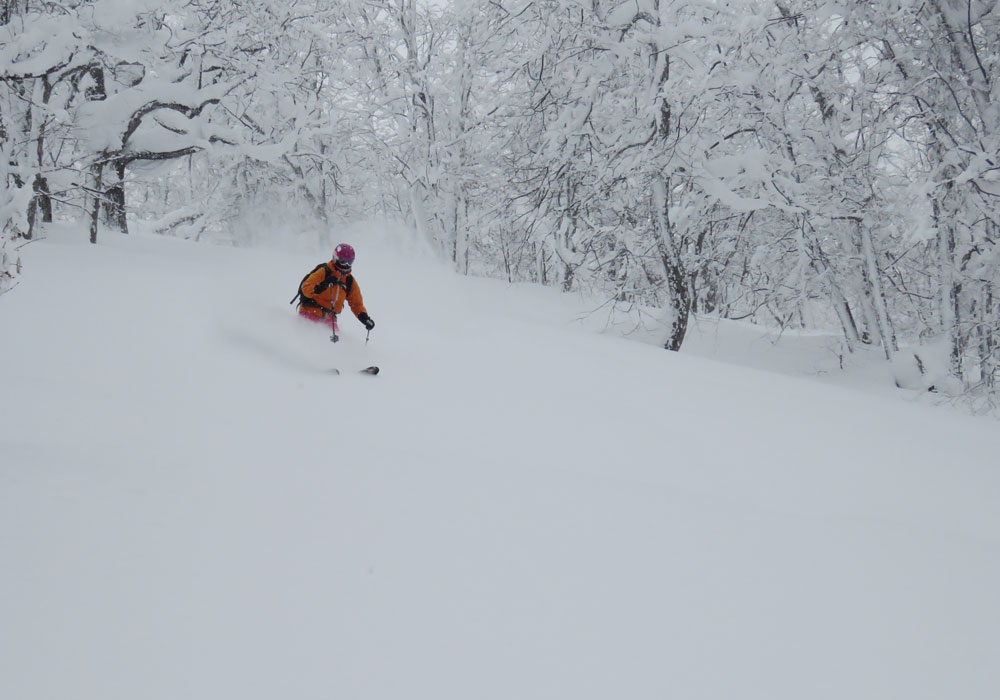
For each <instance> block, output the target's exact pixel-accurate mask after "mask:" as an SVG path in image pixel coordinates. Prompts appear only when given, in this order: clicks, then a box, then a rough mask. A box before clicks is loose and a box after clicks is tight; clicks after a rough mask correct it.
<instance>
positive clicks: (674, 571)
mask: <svg viewBox="0 0 1000 700" xmlns="http://www.w3.org/2000/svg"><path fill="white" fill-rule="evenodd" d="M84 238H85V236H84V235H83V234H82V233H79V232H77V233H74V234H73V235H72V236H69V235H67V234H65V233H59V232H56V233H54V234H53V236H52V237H51V238H50V239H48V240H46V241H42V242H38V243H34V244H32V245H30V246H29V247H28V248H27V249H25V258H26V262H27V265H28V267H27V271H26V274H25V276H24V278H23V280H22V283H21V284H20V286H19V287H17V288H16V289H15V290H14V291H13V292H11V293H9V294H7V295H5V296H3V297H0V333H2V335H0V405H2V406H3V416H2V420H0V562H2V566H0V697H2V698H11V699H12V700H13V699H16V700H42V699H43V698H44V699H49V698H52V699H58V700H71V699H74V700H75V699H79V700H117V699H119V698H120V699H122V700H125V699H128V700H134V699H135V698H142V699H143V700H158V699H161V698H162V699H164V700H167V699H169V700H176V699H177V698H186V699H199V700H200V699H202V698H204V699H206V700H208V699H212V700H221V699H231V700H250V699H253V698H261V699H265V698H266V699H268V700H271V699H273V698H278V697H280V698H296V699H307V698H323V699H324V700H326V699H330V698H338V699H343V700H389V699H391V698H407V699H408V700H413V699H414V698H417V699H422V700H432V699H433V700H469V699H471V698H475V699H476V700H491V699H494V698H495V699H497V700H501V699H502V700H515V699H516V700H529V699H532V698H539V699H543V698H544V699H550V698H551V699H555V698H559V699H567V700H568V699H572V700H610V699H612V698H615V699H619V698H628V699H629V700H641V699H645V698H649V699H653V698H656V699H658V700H659V699H662V698H685V699H688V698H691V699H693V698H699V699H701V698H704V699H711V700H715V699H718V700H731V699H732V698H741V699H750V698H760V699H761V700H765V699H766V700H778V699H786V698H787V699H788V700H802V699H803V698H809V699H810V700H817V699H825V698H830V699H834V698H836V699H850V700H863V699H867V698H870V699H872V700H885V699H886V698H905V699H906V700H916V699H919V698H927V699H928V700H930V699H934V700H939V699H940V698H960V699H961V700H978V699H982V700H992V699H993V698H995V697H996V692H997V688H1000V605H998V603H997V594H996V591H998V590H1000V509H998V508H997V503H998V502H1000V456H998V455H1000V430H998V429H997V426H996V423H995V422H992V421H989V420H985V419H974V418H967V417H962V416H959V415H957V414H955V413H953V412H951V411H949V410H947V409H943V408H937V409H935V408H929V407H924V406H917V405H913V404H911V403H909V402H908V401H906V400H905V398H906V396H907V395H906V394H902V393H899V392H888V391H886V392H883V393H885V394H886V395H885V396H882V395H877V393H876V392H869V393H866V392H859V391H855V390H849V389H846V388H843V387H840V386H836V385H834V384H833V383H834V382H836V381H838V380H837V378H836V375H827V376H826V381H825V382H817V381H814V380H811V379H807V378H801V377H795V376H788V375H789V374H794V373H795V372H798V371H800V370H802V369H807V368H809V367H814V366H815V365H816V363H820V364H823V363H826V362H829V358H828V357H820V356H819V355H813V354H810V352H811V351H809V350H808V349H801V348H800V350H798V351H797V353H798V354H796V351H791V354H788V353H789V351H788V350H777V351H775V352H784V353H786V354H785V356H783V357H782V358H781V360H780V362H781V365H782V366H784V367H786V368H790V367H794V368H796V369H795V370H790V369H788V370H787V372H786V374H779V373H775V372H769V371H762V370H761V369H754V368H750V367H747V366H740V365H741V364H743V365H758V366H759V365H760V364H761V362H760V358H765V357H767V354H766V353H763V352H762V350H761V348H760V347H750V346H749V344H744V345H737V344H735V343H736V342H737V341H735V340H734V338H737V336H735V335H733V334H732V329H730V328H728V327H722V326H711V327H703V328H701V329H699V330H698V331H696V333H695V335H694V336H693V337H692V339H691V341H690V346H689V347H690V348H692V350H690V351H689V350H687V349H686V351H685V352H682V353H680V354H670V353H666V352H664V351H662V350H659V349H658V348H656V347H655V345H653V344H650V343H643V342H636V341H635V340H634V339H632V340H629V339H622V338H619V337H614V336H612V335H608V334H601V333H599V332H597V331H598V328H597V326H599V325H600V324H596V325H595V322H594V319H593V318H586V317H585V316H584V314H585V312H586V310H587V309H588V307H587V306H586V304H585V303H584V302H581V301H580V300H578V299H576V298H575V297H572V296H567V295H560V294H557V293H555V292H553V291H551V290H545V289H538V288H533V287H527V286H510V285H504V284H502V283H499V282H494V281H487V280H479V279H465V278H460V277H457V276H454V275H452V274H450V273H448V272H447V271H445V270H444V269H443V268H441V267H440V266H438V265H437V264H435V263H433V262H432V261H431V260H430V259H429V258H427V257H425V256H420V255H416V254H412V253H411V254H409V255H402V254H400V252H399V246H398V245H396V244H387V243H386V241H385V240H384V239H383V238H380V237H376V236H370V237H366V236H365V235H363V234H356V235H355V237H354V238H353V239H352V242H353V243H355V245H356V247H357V248H358V262H357V264H356V267H355V272H356V275H357V278H358V280H359V283H360V284H361V287H362V290H363V292H364V294H365V301H366V303H367V306H368V308H369V311H370V313H371V314H372V316H373V317H374V318H375V320H376V322H377V324H378V325H377V327H376V329H375V330H374V331H373V333H372V335H371V341H370V342H369V343H368V344H367V345H366V344H365V342H364V329H363V328H362V327H361V325H360V324H358V323H357V322H356V321H354V320H353V319H351V318H345V319H344V321H343V331H344V336H345V337H344V340H343V341H342V342H341V343H338V344H337V345H333V344H331V343H329V342H328V340H327V335H328V334H327V332H326V331H325V330H324V329H322V328H316V327H312V326H309V325H307V324H303V323H302V322H300V321H299V320H298V319H297V318H295V317H294V314H293V312H292V310H291V307H290V306H288V305H287V304H286V302H287V300H288V299H289V298H290V297H291V296H292V294H293V292H294V288H295V284H296V283H297V282H298V280H299V279H300V278H301V276H302V275H303V274H304V273H305V272H306V271H308V270H309V269H310V268H311V267H312V265H314V264H315V263H317V262H319V260H320V259H321V258H322V256H318V255H305V254H292V253H279V252H274V251H264V250H237V249H229V248H221V247H213V246H208V245H196V244H192V243H188V242H182V241H177V240H171V239H163V238H158V237H146V236H132V237H127V238H125V237H115V236H112V235H105V236H103V238H102V242H101V244H100V245H98V246H90V245H88V244H86V243H85V242H84ZM581 318H583V320H582V321H581ZM747 342H749V341H747ZM780 347H782V348H784V347H785V346H780ZM792 347H796V346H792ZM720 348H722V349H724V353H725V356H726V359H728V360H731V361H730V362H720V361H717V360H713V359H711V358H709V357H705V356H701V355H705V354H710V353H711V352H716V353H721V352H723V350H719V349H720ZM741 348H742V350H741ZM373 363H374V364H379V365H381V366H382V367H383V373H382V375H380V376H379V377H377V378H372V377H362V376H358V375H355V374H353V373H347V374H344V375H342V376H340V377H334V376H330V375H329V374H326V373H324V370H325V369H327V368H329V367H333V366H337V367H340V368H342V369H344V370H345V371H346V370H349V369H352V368H358V367H361V366H364V365H368V364H373ZM890 393H891V395H890Z"/></svg>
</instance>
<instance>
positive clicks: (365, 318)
mask: <svg viewBox="0 0 1000 700" xmlns="http://www.w3.org/2000/svg"><path fill="white" fill-rule="evenodd" d="M358 320H359V321H361V322H362V323H363V324H365V328H367V329H368V330H371V329H372V328H374V327H375V322H374V321H373V320H372V317H371V316H369V315H368V314H367V312H363V313H361V314H358Z"/></svg>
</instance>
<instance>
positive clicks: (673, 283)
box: [651, 175, 691, 352]
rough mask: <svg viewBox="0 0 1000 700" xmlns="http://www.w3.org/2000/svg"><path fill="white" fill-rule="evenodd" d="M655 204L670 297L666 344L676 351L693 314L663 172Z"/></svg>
mask: <svg viewBox="0 0 1000 700" xmlns="http://www.w3.org/2000/svg"><path fill="white" fill-rule="evenodd" d="M651 205H652V209H653V211H652V214H653V217H652V218H653V227H654V229H655V230H656V233H657V241H658V247H659V253H660V259H661V260H662V261H663V271H664V275H665V276H666V280H667V295H668V299H667V308H666V309H665V310H664V323H665V325H666V326H667V338H666V340H665V341H664V343H663V347H664V348H665V349H667V350H673V351H674V352H676V351H678V350H680V349H681V344H682V343H683V342H684V336H685V335H686V334H687V327H688V319H689V317H690V314H691V294H690V290H689V288H688V284H687V274H686V273H685V272H684V265H683V263H682V261H681V256H680V251H679V250H678V248H677V244H676V241H675V240H674V236H673V229H672V226H671V224H670V214H669V206H670V205H669V200H668V199H667V182H666V178H664V177H663V176H662V175H657V176H655V178H654V180H653V196H652V202H651Z"/></svg>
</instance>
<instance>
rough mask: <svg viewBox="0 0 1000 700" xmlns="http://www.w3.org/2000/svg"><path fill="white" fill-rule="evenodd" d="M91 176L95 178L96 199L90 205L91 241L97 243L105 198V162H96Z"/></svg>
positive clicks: (94, 191)
mask: <svg viewBox="0 0 1000 700" xmlns="http://www.w3.org/2000/svg"><path fill="white" fill-rule="evenodd" d="M91 177H92V178H93V197H94V201H93V203H92V204H91V206H90V242H91V243H97V227H98V224H99V223H100V218H101V201H102V200H103V196H102V193H103V188H104V163H102V162H100V161H98V162H96V163H94V165H93V171H92V175H91Z"/></svg>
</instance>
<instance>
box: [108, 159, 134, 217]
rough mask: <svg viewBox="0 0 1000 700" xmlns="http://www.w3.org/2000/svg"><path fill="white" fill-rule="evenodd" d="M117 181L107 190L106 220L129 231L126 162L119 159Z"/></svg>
mask: <svg viewBox="0 0 1000 700" xmlns="http://www.w3.org/2000/svg"><path fill="white" fill-rule="evenodd" d="M114 166H115V181H114V182H113V183H112V184H111V186H110V187H108V189H107V191H106V193H105V194H106V197H107V199H106V200H105V202H104V216H105V220H106V221H107V222H108V223H109V224H111V225H112V226H114V227H115V228H116V229H117V230H119V231H121V232H122V233H126V234H127V233H128V219H127V218H126V216H125V163H124V161H120V160H117V161H115V162H114Z"/></svg>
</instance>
